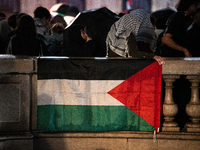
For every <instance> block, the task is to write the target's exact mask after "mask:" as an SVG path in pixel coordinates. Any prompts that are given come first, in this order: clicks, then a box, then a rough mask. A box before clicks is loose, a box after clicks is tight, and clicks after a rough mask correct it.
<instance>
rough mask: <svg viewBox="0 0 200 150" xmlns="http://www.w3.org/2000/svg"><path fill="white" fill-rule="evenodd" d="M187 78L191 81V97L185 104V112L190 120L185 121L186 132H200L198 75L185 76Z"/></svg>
mask: <svg viewBox="0 0 200 150" xmlns="http://www.w3.org/2000/svg"><path fill="white" fill-rule="evenodd" d="M187 79H188V80H189V81H190V82H191V99H190V102H189V103H188V104H187V105H186V113H187V115H188V116H190V120H191V122H188V123H186V129H187V132H200V123H199V120H200V101H199V82H200V76H187Z"/></svg>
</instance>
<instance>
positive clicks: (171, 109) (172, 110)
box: [162, 75, 180, 131]
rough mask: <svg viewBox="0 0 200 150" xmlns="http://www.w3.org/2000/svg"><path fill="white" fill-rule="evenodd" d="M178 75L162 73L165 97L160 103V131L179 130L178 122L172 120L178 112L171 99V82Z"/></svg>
mask: <svg viewBox="0 0 200 150" xmlns="http://www.w3.org/2000/svg"><path fill="white" fill-rule="evenodd" d="M179 78H180V76H179V75H163V79H164V81H165V99H164V103H163V105H162V114H163V116H164V122H163V127H162V131H180V127H178V123H176V122H174V121H173V120H174V116H175V115H176V114H177V113H178V106H177V104H175V103H174V99H173V82H174V81H175V80H176V79H179Z"/></svg>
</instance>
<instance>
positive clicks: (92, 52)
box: [80, 26, 101, 57]
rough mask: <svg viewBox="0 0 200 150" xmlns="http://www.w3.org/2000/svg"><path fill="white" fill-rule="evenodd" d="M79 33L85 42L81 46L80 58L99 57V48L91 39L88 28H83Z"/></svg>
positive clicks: (96, 42)
mask: <svg viewBox="0 0 200 150" xmlns="http://www.w3.org/2000/svg"><path fill="white" fill-rule="evenodd" d="M80 31H81V36H82V38H83V39H84V40H85V41H86V42H85V44H84V45H83V51H82V57H101V54H100V52H101V50H100V48H101V46H100V44H99V43H98V41H96V40H94V39H92V35H91V33H90V30H89V28H87V27H86V26H85V27H84V28H82V29H81V30H80Z"/></svg>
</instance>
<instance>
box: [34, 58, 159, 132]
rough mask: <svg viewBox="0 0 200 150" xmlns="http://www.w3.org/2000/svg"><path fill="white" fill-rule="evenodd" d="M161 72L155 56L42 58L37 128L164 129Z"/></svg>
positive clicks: (88, 129) (51, 129)
mask: <svg viewBox="0 0 200 150" xmlns="http://www.w3.org/2000/svg"><path fill="white" fill-rule="evenodd" d="M161 75H162V66H159V65H158V63H157V62H156V61H154V60H133V59H71V58H67V57H63V58H50V57H49V58H48V57H46V58H45V57H42V58H39V59H38V119H37V129H38V130H43V131H151V132H152V131H155V130H156V131H158V129H159V128H160V99H161Z"/></svg>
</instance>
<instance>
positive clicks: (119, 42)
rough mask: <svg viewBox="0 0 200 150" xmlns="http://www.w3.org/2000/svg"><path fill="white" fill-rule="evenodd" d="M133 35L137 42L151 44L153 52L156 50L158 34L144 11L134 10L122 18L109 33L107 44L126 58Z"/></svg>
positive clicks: (108, 47)
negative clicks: (128, 44) (129, 41)
mask: <svg viewBox="0 0 200 150" xmlns="http://www.w3.org/2000/svg"><path fill="white" fill-rule="evenodd" d="M131 33H133V34H134V36H135V38H136V41H143V42H146V43H149V44H150V48H151V50H152V51H154V50H155V42H156V34H155V31H154V27H153V25H152V23H151V20H150V15H149V13H147V12H146V11H145V10H143V9H136V10H132V11H131V12H130V14H126V15H124V16H122V17H121V18H120V19H119V20H118V21H116V22H115V23H114V24H113V25H112V26H111V29H110V31H109V32H108V35H107V39H106V44H107V50H108V49H110V50H112V51H113V52H115V53H117V54H118V55H120V56H122V57H125V56H126V55H127V53H128V46H127V42H128V37H129V36H130V34H131Z"/></svg>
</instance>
